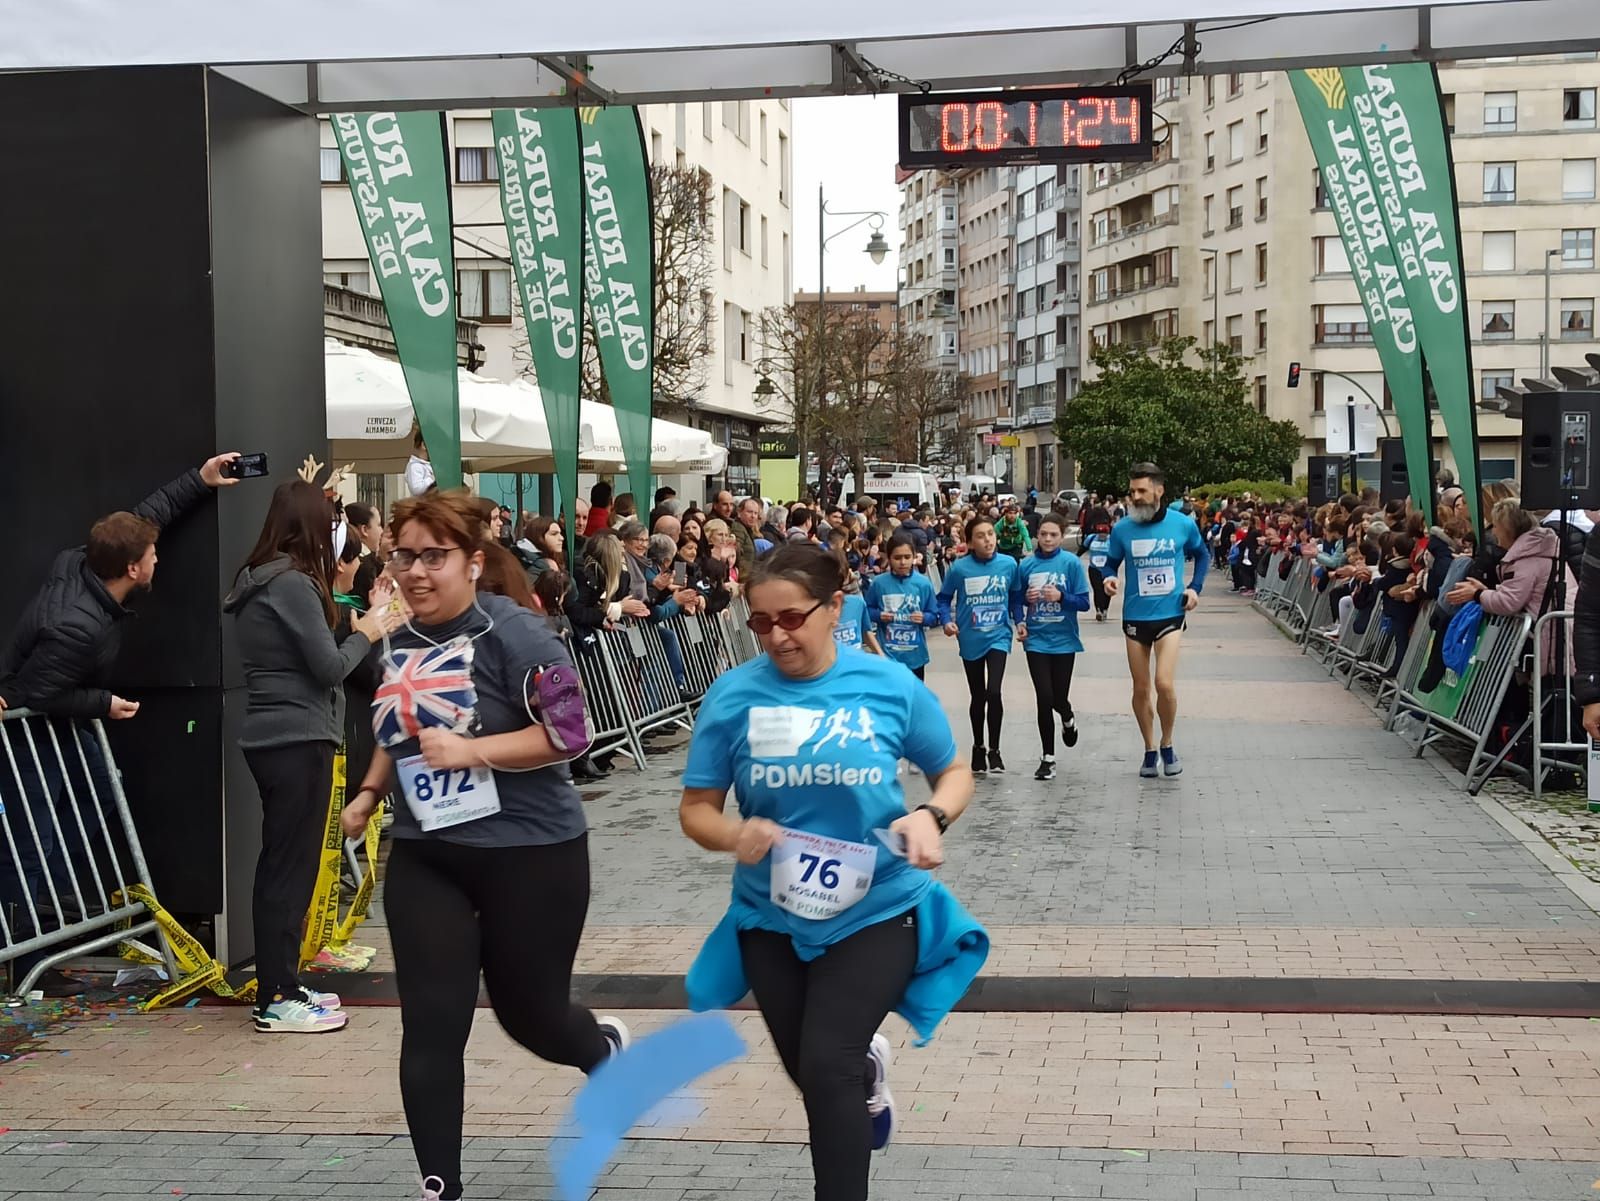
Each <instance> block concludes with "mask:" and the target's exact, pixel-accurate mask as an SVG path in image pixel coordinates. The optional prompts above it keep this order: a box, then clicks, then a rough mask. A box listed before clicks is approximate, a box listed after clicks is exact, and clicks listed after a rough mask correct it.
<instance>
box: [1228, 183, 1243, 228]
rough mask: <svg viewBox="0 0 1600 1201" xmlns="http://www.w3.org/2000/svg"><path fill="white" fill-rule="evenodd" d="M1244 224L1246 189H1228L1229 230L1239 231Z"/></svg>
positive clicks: (1241, 187)
mask: <svg viewBox="0 0 1600 1201" xmlns="http://www.w3.org/2000/svg"><path fill="white" fill-rule="evenodd" d="M1243 224H1244V188H1243V186H1240V187H1237V188H1229V189H1228V228H1229V229H1238V228H1239V227H1240V226H1241V225H1243Z"/></svg>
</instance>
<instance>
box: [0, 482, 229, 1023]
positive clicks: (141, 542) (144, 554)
mask: <svg viewBox="0 0 1600 1201" xmlns="http://www.w3.org/2000/svg"><path fill="white" fill-rule="evenodd" d="M238 458H239V455H238V453H237V452H233V451H230V452H228V453H227V454H220V455H216V456H214V457H212V458H210V459H207V460H206V461H205V463H203V464H202V465H201V466H200V467H198V468H191V469H190V470H188V471H186V472H184V473H183V474H182V475H180V476H179V477H178V478H177V479H175V480H173V481H172V482H171V483H169V484H165V485H163V486H162V487H160V488H158V489H156V491H154V492H152V493H151V494H150V495H149V496H147V497H145V499H144V500H142V501H140V502H139V504H137V505H135V506H134V508H133V510H132V511H131V512H126V511H120V510H119V511H118V512H115V513H111V514H108V515H107V516H105V517H102V518H101V519H100V520H99V521H97V522H95V523H94V525H93V526H92V527H91V528H90V530H89V540H88V542H87V543H85V544H84V545H83V546H78V547H74V548H72V549H71V550H64V551H62V552H61V553H60V554H59V555H57V556H56V559H55V562H54V563H52V564H51V566H50V572H49V575H47V576H46V577H45V581H44V584H43V586H42V587H41V588H40V589H39V591H38V593H37V594H35V596H34V598H33V600H32V601H30V602H29V604H28V606H27V608H25V609H24V610H23V612H22V617H21V619H20V620H19V621H18V622H17V625H16V627H15V628H14V629H13V630H12V633H11V641H10V643H9V645H7V647H6V649H5V652H4V654H3V655H0V710H7V709H9V710H18V709H31V710H34V711H37V712H39V713H44V714H47V715H49V716H51V717H58V718H67V719H74V729H75V730H76V733H77V736H78V742H79V745H80V746H81V747H82V750H83V754H84V756H85V759H86V762H87V764H88V766H89V769H90V770H91V771H92V772H94V773H95V775H96V777H97V778H99V777H103V776H104V774H105V764H104V760H103V758H102V756H101V754H100V744H99V740H98V739H97V738H96V737H95V736H94V734H93V731H92V727H90V726H89V725H88V724H87V723H88V722H89V721H91V720H93V719H94V718H111V719H112V720H116V721H121V720H125V719H127V718H130V717H133V716H134V715H135V714H137V713H138V712H139V704H138V702H137V701H132V700H129V699H127V698H126V697H121V696H117V695H116V694H114V693H113V692H112V691H111V686H110V683H111V675H112V669H113V668H114V667H115V666H116V662H117V655H118V652H119V651H120V650H121V649H122V623H123V622H124V620H126V619H127V618H128V617H129V616H131V615H132V613H133V610H132V609H131V608H129V602H130V601H132V599H133V598H134V597H135V596H137V595H139V594H141V593H144V592H148V591H150V589H151V587H152V586H153V584H154V582H155V575H156V541H157V539H158V538H159V537H160V536H161V533H162V531H163V530H165V529H166V528H167V527H168V526H170V525H172V523H173V522H175V521H177V520H178V518H180V517H182V516H183V515H184V514H185V513H187V512H188V511H189V510H191V509H193V508H195V507H197V506H198V505H199V504H201V502H203V501H204V500H206V499H207V498H208V497H209V496H210V495H211V493H212V492H213V491H214V490H215V489H217V488H227V487H231V486H232V485H234V484H237V483H238V482H239V481H238V479H236V478H233V477H231V476H230V475H229V468H230V467H231V465H232V464H233V463H234V461H235V460H236V459H238ZM8 724H9V723H8ZM5 742H10V743H11V746H12V751H13V757H14V761H15V763H16V770H15V771H12V770H10V769H9V768H7V769H5V770H0V806H4V807H5V810H8V811H12V812H20V808H21V803H22V801H23V800H24V799H26V801H27V805H28V808H29V811H30V812H31V813H32V815H33V818H34V822H33V828H34V829H35V830H37V831H38V833H39V846H38V847H35V846H34V842H33V839H32V838H19V839H18V840H17V860H16V862H15V864H13V862H12V861H11V858H10V857H9V856H0V907H5V908H7V909H8V910H10V911H12V912H14V913H15V914H16V918H15V919H14V920H13V922H12V925H11V938H12V940H13V941H15V942H22V941H25V940H27V939H28V938H31V937H34V936H35V935H36V934H38V933H46V932H48V931H35V930H33V929H32V922H31V920H30V919H29V917H28V909H29V906H28V905H27V904H26V903H25V902H24V892H26V894H27V895H28V896H32V897H35V898H36V897H37V896H38V895H39V890H40V887H41V886H42V884H43V882H44V879H45V873H46V872H51V873H54V872H56V871H58V870H59V865H60V864H61V863H62V860H63V854H64V849H63V848H62V847H61V846H60V845H59V843H58V842H57V840H56V838H55V827H54V823H52V822H51V820H50V813H51V811H52V810H53V809H54V808H55V806H56V805H57V803H58V801H59V799H60V793H61V789H62V786H63V784H64V780H63V778H62V775H61V771H60V768H59V766H58V761H57V759H56V757H55V756H54V755H41V756H39V759H38V761H37V763H36V762H35V760H34V758H33V756H32V755H31V754H28V753H27V752H26V744H25V742H24V740H23V736H22V733H21V732H20V729H19V730H17V731H8V730H7V728H6V726H3V725H0V764H6V763H8V762H10V760H8V757H7V756H6V754H5V751H4V743H5ZM67 753H71V754H73V755H74V757H75V752H67ZM103 795H107V796H109V795H110V794H109V789H106V790H103ZM18 921H20V922H21V925H20V926H19V925H18V924H17V922H18ZM41 957H42V953H36V954H33V955H32V956H29V955H23V956H20V957H19V958H18V960H17V963H16V965H15V966H14V969H13V970H14V971H15V972H16V973H17V978H19V979H20V978H21V977H23V976H26V975H27V974H28V972H29V970H30V969H31V967H32V966H33V964H34V963H36V962H37V961H38V960H39V959H40V958H41ZM38 987H39V988H41V989H43V990H44V992H45V993H46V994H47V995H50V996H71V995H73V994H75V993H79V992H82V991H83V989H82V987H80V986H78V985H77V984H75V983H74V982H73V981H72V980H71V979H70V978H69V977H67V976H64V975H63V974H62V973H60V972H57V971H54V970H52V971H48V972H46V973H45V974H44V975H43V976H42V977H41V978H40V980H39V982H38Z"/></svg>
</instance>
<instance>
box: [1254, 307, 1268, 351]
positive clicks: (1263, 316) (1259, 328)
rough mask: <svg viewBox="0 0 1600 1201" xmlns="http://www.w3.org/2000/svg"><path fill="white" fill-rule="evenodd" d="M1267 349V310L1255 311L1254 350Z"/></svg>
mask: <svg viewBox="0 0 1600 1201" xmlns="http://www.w3.org/2000/svg"><path fill="white" fill-rule="evenodd" d="M1266 348H1267V310H1266V309H1257V310H1256V349H1257V350H1265V349H1266Z"/></svg>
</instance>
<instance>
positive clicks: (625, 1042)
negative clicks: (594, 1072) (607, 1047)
mask: <svg viewBox="0 0 1600 1201" xmlns="http://www.w3.org/2000/svg"><path fill="white" fill-rule="evenodd" d="M595 1024H596V1025H597V1026H599V1027H600V1033H601V1034H603V1035H605V1036H606V1042H608V1043H610V1044H611V1055H610V1056H609V1058H611V1059H615V1058H616V1057H617V1056H618V1055H621V1054H622V1053H623V1052H624V1051H626V1050H627V1049H628V1048H629V1047H630V1046H632V1045H633V1035H632V1034H630V1033H628V1027H627V1026H625V1025H624V1024H623V1022H622V1019H621V1018H613V1017H603V1018H596V1019H595Z"/></svg>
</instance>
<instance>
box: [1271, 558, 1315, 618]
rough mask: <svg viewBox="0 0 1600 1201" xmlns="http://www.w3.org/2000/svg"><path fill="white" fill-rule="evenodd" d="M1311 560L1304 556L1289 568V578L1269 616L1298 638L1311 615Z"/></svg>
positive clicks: (1284, 583) (1284, 582)
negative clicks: (1273, 610)
mask: <svg viewBox="0 0 1600 1201" xmlns="http://www.w3.org/2000/svg"><path fill="white" fill-rule="evenodd" d="M1310 563H1311V561H1310V560H1309V559H1307V558H1305V557H1304V556H1301V557H1300V558H1298V559H1296V560H1295V563H1294V565H1293V566H1291V567H1290V568H1289V578H1288V579H1287V580H1285V581H1283V592H1282V594H1281V595H1280V597H1279V599H1278V601H1277V602H1276V604H1275V610H1276V611H1275V612H1269V613H1268V614H1267V616H1269V617H1271V618H1272V624H1273V625H1275V626H1277V627H1278V628H1279V629H1280V630H1282V631H1283V632H1284V633H1285V634H1287V635H1289V637H1291V638H1295V639H1298V638H1299V637H1300V635H1301V634H1303V633H1304V632H1305V629H1306V625H1307V623H1308V621H1309V620H1310V617H1311V566H1310Z"/></svg>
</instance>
